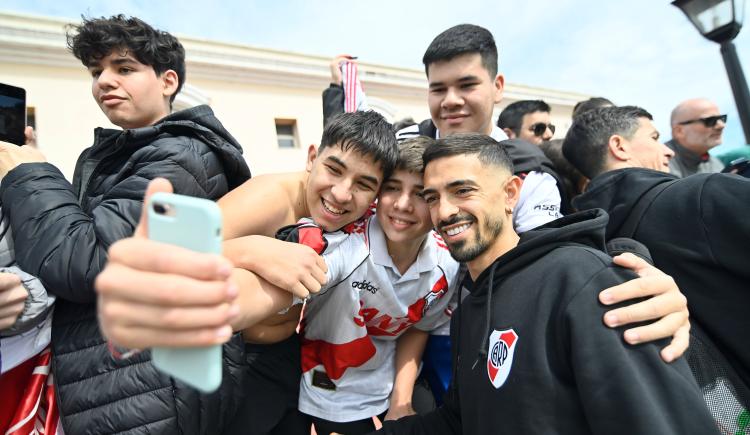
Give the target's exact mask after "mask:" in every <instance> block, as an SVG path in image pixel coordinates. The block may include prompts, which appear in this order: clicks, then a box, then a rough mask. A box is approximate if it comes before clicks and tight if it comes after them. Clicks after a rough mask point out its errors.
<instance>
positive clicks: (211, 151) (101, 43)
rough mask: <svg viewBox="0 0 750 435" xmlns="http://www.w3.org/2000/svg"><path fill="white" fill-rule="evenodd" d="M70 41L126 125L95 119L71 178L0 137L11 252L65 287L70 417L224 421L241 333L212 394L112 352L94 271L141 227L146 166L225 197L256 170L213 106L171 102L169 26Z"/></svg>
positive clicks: (151, 423)
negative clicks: (90, 140) (100, 319)
mask: <svg viewBox="0 0 750 435" xmlns="http://www.w3.org/2000/svg"><path fill="white" fill-rule="evenodd" d="M68 45H69V47H70V49H71V51H72V52H73V55H75V56H76V58H78V59H79V60H80V61H81V62H82V63H83V65H84V66H85V67H86V68H87V69H88V71H89V73H90V75H91V93H92V95H93V97H94V100H95V101H96V103H97V104H98V105H99V107H100V108H101V110H102V112H104V114H105V115H106V116H107V118H108V119H109V120H110V121H111V122H112V123H113V124H115V125H116V126H118V127H120V128H121V130H120V129H116V130H112V129H103V128H98V129H97V130H96V131H95V135H94V145H93V146H92V147H90V148H88V149H86V150H85V151H84V152H83V153H82V154H81V156H80V157H79V159H78V163H77V165H76V169H75V174H74V176H73V183H72V184H71V183H69V182H68V181H67V180H66V179H65V177H64V176H63V174H62V173H61V172H60V170H59V169H57V168H56V167H55V166H53V165H51V164H49V163H43V161H44V160H43V157H42V156H41V155H40V154H39V153H38V152H36V153H34V152H32V151H31V150H29V149H28V147H16V146H12V145H5V144H3V145H2V151H3V152H2V153H0V154H2V158H0V173H2V175H4V178H3V180H2V185H0V198H1V199H2V204H3V206H4V208H3V212H5V213H7V214H8V216H9V218H10V222H11V226H12V228H13V239H14V246H15V250H16V259H17V261H18V263H19V264H20V265H21V266H22V267H23V268H24V269H25V270H28V271H29V272H31V273H33V274H35V275H37V276H39V278H40V279H41V280H42V282H43V283H44V285H45V287H46V288H47V290H48V291H49V292H50V293H51V294H53V295H55V296H56V297H57V302H56V308H55V312H54V318H53V326H52V352H53V361H54V370H55V371H54V375H55V381H56V386H57V398H58V400H59V409H60V414H61V418H62V423H63V428H64V430H65V432H66V433H70V434H83V433H144V432H151V433H160V434H177V433H180V434H184V433H190V434H205V433H217V432H220V431H221V430H222V427H223V426H224V424H225V423H226V419H227V418H229V417H231V415H232V414H233V413H234V411H233V409H234V408H235V407H236V406H237V402H238V401H239V400H240V389H239V388H238V387H239V385H238V382H239V381H238V376H239V370H238V369H237V366H238V365H239V363H240V361H241V358H242V345H241V343H238V342H237V341H236V340H233V341H231V342H230V343H229V344H227V345H226V346H225V347H224V358H225V362H227V363H226V364H225V366H226V367H227V370H226V371H225V375H224V382H223V384H222V386H221V389H220V391H219V392H218V393H216V394H215V395H214V396H211V397H212V398H213V399H212V402H211V405H210V406H208V405H206V404H204V400H205V397H206V396H204V395H201V394H200V393H199V392H198V391H196V390H193V389H191V388H186V387H184V386H183V385H180V384H179V383H177V382H176V381H174V380H173V379H171V378H170V377H169V376H166V375H164V374H162V373H160V372H158V371H156V369H155V368H154V367H153V366H152V365H151V364H149V363H148V362H149V358H150V356H149V353H148V352H143V353H141V354H138V355H136V356H133V357H131V358H129V359H125V360H121V361H117V360H115V359H113V357H112V356H111V355H110V353H109V350H108V349H107V343H106V341H105V340H104V338H102V335H101V332H100V330H99V326H98V323H97V316H96V293H95V291H94V280H95V278H96V276H97V275H98V274H99V272H100V271H101V270H102V269H103V268H104V264H105V263H106V261H107V249H108V248H109V246H110V245H112V244H113V243H114V242H115V241H117V240H119V239H122V238H124V237H128V236H130V235H131V234H133V230H134V228H135V226H136V223H137V222H138V218H139V216H140V213H141V208H142V201H143V194H144V192H145V191H146V186H147V184H148V182H149V180H151V179H153V178H155V177H157V176H158V177H164V178H167V179H169V180H170V181H171V183H172V185H173V186H174V189H175V192H177V193H180V194H185V195H192V196H197V197H203V198H209V199H217V198H219V197H221V196H222V195H224V194H225V193H227V192H228V191H229V189H231V188H233V187H235V186H238V185H239V184H241V183H242V182H243V181H245V180H247V179H248V178H249V177H250V171H249V169H248V167H247V164H246V163H245V160H244V159H243V157H242V149H241V147H240V145H239V144H238V143H237V141H236V140H235V139H234V138H233V137H232V136H231V135H230V134H229V133H228V132H227V131H226V130H225V129H224V127H223V126H222V125H221V123H220V122H219V120H218V119H216V118H215V117H214V115H213V112H212V111H211V109H210V108H209V107H207V106H198V107H195V108H192V109H188V110H183V111H180V112H175V113H171V114H170V112H171V103H172V101H173V100H174V98H175V95H176V94H177V93H178V92H179V91H180V89H181V87H182V85H183V84H184V82H185V52H184V49H183V47H182V45H181V44H180V42H179V41H178V40H177V39H176V38H175V37H174V36H172V35H170V34H169V33H166V32H163V31H159V30H156V29H154V28H152V27H151V26H149V25H148V24H146V23H144V22H143V21H141V20H139V19H138V18H128V17H125V16H122V15H118V16H113V17H111V18H94V19H84V21H83V23H81V24H80V25H79V26H75V27H74V28H73V29H72V30H71V32H70V33H69V34H68ZM61 110H62V108H61ZM5 174H7V175H5ZM229 334H231V330H230V331H228V334H227V336H226V340H228V339H229ZM226 340H225V341H226ZM131 399H132V400H131Z"/></svg>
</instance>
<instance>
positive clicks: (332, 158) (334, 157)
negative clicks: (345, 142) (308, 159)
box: [326, 156, 346, 169]
mask: <svg viewBox="0 0 750 435" xmlns="http://www.w3.org/2000/svg"><path fill="white" fill-rule="evenodd" d="M326 160H331V161H332V162H334V163H336V164H338V165H339V166H341V167H343V168H344V169H346V163H344V161H343V160H341V159H340V158H338V157H336V156H328V157H326Z"/></svg>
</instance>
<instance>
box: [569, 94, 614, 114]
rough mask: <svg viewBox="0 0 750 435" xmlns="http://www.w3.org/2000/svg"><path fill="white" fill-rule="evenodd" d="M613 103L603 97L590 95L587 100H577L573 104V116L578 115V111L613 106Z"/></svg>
mask: <svg viewBox="0 0 750 435" xmlns="http://www.w3.org/2000/svg"><path fill="white" fill-rule="evenodd" d="M614 105H615V103H613V102H611V101H609V100H608V99H606V98H604V97H591V98H589V99H588V100H583V101H579V102H577V103H576V105H575V106H573V117H576V116H578V114H579V113H583V112H587V111H589V110H591V109H596V108H597V107H607V106H614Z"/></svg>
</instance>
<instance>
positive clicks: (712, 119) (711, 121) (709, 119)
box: [678, 115, 727, 128]
mask: <svg viewBox="0 0 750 435" xmlns="http://www.w3.org/2000/svg"><path fill="white" fill-rule="evenodd" d="M719 121H721V122H723V123H724V124H726V123H727V115H716V116H706V117H705V118H698V119H691V120H689V121H682V122H678V124H680V125H687V124H692V123H694V122H702V123H703V125H705V126H706V127H709V128H711V127H713V126H715V125H716V123H717V122H719Z"/></svg>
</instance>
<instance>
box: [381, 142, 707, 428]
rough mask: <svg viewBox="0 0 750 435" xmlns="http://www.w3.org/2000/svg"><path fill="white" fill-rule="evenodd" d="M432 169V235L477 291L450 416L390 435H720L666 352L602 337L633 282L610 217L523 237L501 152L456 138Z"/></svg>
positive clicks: (434, 151) (458, 328)
mask: <svg viewBox="0 0 750 435" xmlns="http://www.w3.org/2000/svg"><path fill="white" fill-rule="evenodd" d="M424 163H425V175H424V186H425V189H424V191H423V195H424V198H425V201H426V202H427V204H428V205H429V207H430V216H431V218H432V223H433V225H434V226H435V228H436V229H437V231H438V233H439V234H440V235H441V236H442V237H443V240H444V241H445V243H446V245H447V246H448V249H449V251H450V253H451V256H453V257H454V258H455V259H456V260H460V261H465V262H466V264H467V267H468V270H469V273H470V275H471V279H472V281H473V285H472V286H473V288H472V291H471V294H470V295H468V296H467V297H465V298H464V299H463V302H462V304H461V306H460V307H459V308H458V310H457V311H456V312H454V316H453V320H452V323H451V340H452V342H453V343H454V346H453V349H452V351H453V371H454V377H453V382H452V385H451V388H450V389H449V393H448V396H447V398H446V401H445V404H444V405H443V406H442V407H441V408H438V409H437V410H435V411H433V412H431V413H429V414H425V415H419V416H411V417H405V418H402V419H400V420H398V421H396V422H388V421H387V422H385V424H384V428H383V430H382V432H383V433H387V434H488V433H497V432H498V430H500V429H502V431H503V432H507V433H514V434H515V433H564V434H586V433H597V434H618V433H622V434H625V433H628V434H629V433H659V434H681V433H685V432H693V433H707V434H708V433H716V429H715V427H714V425H713V421H712V420H711V417H710V415H709V413H708V410H707V408H706V407H705V406H704V404H703V402H702V400H701V397H700V390H699V389H698V387H697V386H696V385H695V382H694V381H693V380H692V379H691V377H690V372H689V369H688V367H687V364H686V363H685V361H684V360H681V361H676V362H674V363H672V364H664V363H663V362H662V361H661V360H660V359H659V345H658V343H648V344H644V345H641V346H637V347H631V346H628V345H627V344H625V343H624V342H623V340H621V339H620V335H619V333H618V331H616V330H611V329H607V328H604V327H602V325H601V320H600V319H601V316H602V315H603V313H604V312H603V310H604V309H605V307H604V306H603V305H602V304H600V303H599V302H598V301H597V297H596V293H597V289H598V288H601V287H606V286H610V285H616V284H619V283H623V282H625V281H627V280H628V279H630V278H631V277H632V276H633V273H632V272H631V271H628V270H626V269H624V268H621V267H619V266H618V265H617V264H615V262H613V260H612V258H611V257H609V256H608V255H607V254H605V253H604V252H603V251H604V228H605V226H606V223H607V216H606V214H605V213H602V212H601V210H591V211H587V212H582V213H578V214H573V215H570V216H566V217H564V218H562V219H559V220H557V221H555V222H552V223H550V224H548V225H545V226H542V227H539V228H537V229H534V230H531V231H528V232H525V233H523V234H521V235H520V236H519V235H518V234H517V233H516V232H515V231H514V230H513V225H512V223H511V222H512V218H511V216H512V210H513V208H514V206H515V204H516V202H517V201H518V197H519V191H520V185H521V180H520V179H519V178H518V177H516V176H514V175H513V166H512V163H511V161H510V159H509V157H508V155H507V153H506V152H505V151H504V148H503V147H502V145H501V144H499V143H498V142H496V141H494V140H493V139H492V138H490V137H488V136H484V135H479V134H460V135H453V136H449V137H447V138H444V139H440V140H438V141H437V143H436V144H434V145H433V146H431V147H429V148H428V149H427V151H426V152H425V154H424Z"/></svg>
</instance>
